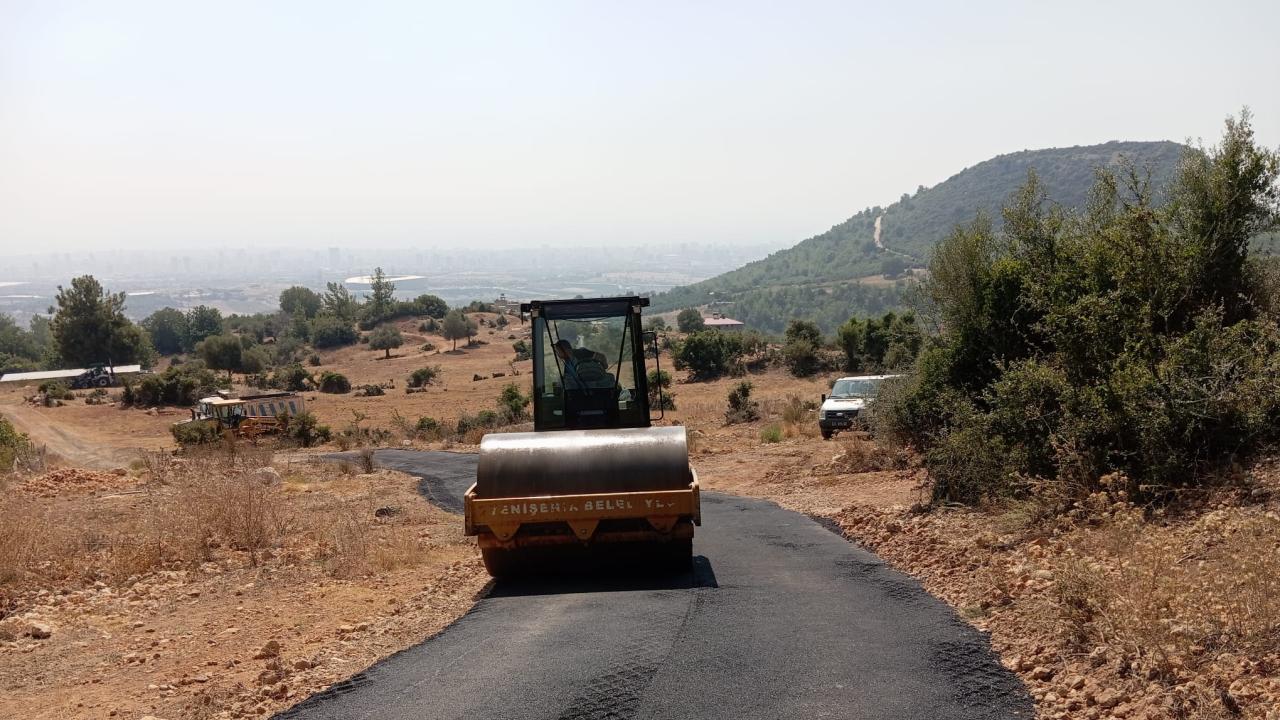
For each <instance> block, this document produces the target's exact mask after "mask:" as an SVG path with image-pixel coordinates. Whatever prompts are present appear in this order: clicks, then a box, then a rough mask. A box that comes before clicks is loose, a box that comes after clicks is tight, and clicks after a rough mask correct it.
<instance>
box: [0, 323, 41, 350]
mask: <svg viewBox="0 0 1280 720" xmlns="http://www.w3.org/2000/svg"><path fill="white" fill-rule="evenodd" d="M40 354H41V353H40V349H39V348H38V347H36V340H35V337H34V336H33V335H32V334H31V333H30V332H29V331H27V330H24V329H23V328H20V327H18V323H16V322H14V320H13V318H12V317H10V316H9V315H7V314H5V313H0V357H3V356H6V355H7V356H11V357H16V358H22V359H24V360H28V361H32V362H34V361H36V360H39V359H40Z"/></svg>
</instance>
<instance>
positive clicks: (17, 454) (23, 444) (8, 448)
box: [0, 417, 33, 475]
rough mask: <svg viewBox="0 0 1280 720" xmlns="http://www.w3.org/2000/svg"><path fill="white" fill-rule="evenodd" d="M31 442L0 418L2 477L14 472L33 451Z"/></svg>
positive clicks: (0, 469)
mask: <svg viewBox="0 0 1280 720" xmlns="http://www.w3.org/2000/svg"><path fill="white" fill-rule="evenodd" d="M32 449H33V448H32V445H31V440H30V439H29V438H28V437H27V436H26V434H25V433H20V432H18V429H17V428H15V427H14V426H13V423H11V422H9V421H8V420H7V419H5V418H3V417H0V475H4V474H6V473H10V472H13V471H14V469H15V468H16V466H17V465H19V464H20V463H21V461H22V459H23V458H24V457H26V456H27V455H29V454H30V453H31V451H32Z"/></svg>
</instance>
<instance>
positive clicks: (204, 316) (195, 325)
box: [187, 305, 224, 349]
mask: <svg viewBox="0 0 1280 720" xmlns="http://www.w3.org/2000/svg"><path fill="white" fill-rule="evenodd" d="M223 330H224V328H223V324H222V313H221V312H219V310H218V309H217V308H212V307H209V306H208V305H197V306H196V307H193V308H191V309H190V310H188V311H187V348H188V349H190V348H194V347H195V346H196V345H197V344H199V343H200V341H202V340H204V339H205V338H209V337H213V336H214V335H221V334H222V333H223Z"/></svg>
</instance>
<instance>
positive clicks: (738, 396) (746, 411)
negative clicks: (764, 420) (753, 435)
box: [724, 380, 760, 425]
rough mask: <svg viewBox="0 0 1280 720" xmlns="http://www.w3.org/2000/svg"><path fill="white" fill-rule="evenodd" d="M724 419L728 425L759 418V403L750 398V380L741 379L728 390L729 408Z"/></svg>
mask: <svg viewBox="0 0 1280 720" xmlns="http://www.w3.org/2000/svg"><path fill="white" fill-rule="evenodd" d="M724 419H725V422H727V423H729V424H730V425H733V424H735V423H745V422H752V421H755V420H759V419H760V404H759V403H757V402H756V401H755V400H752V399H751V383H750V382H747V381H746V380H743V381H742V382H740V383H738V384H737V385H735V386H734V387H733V389H732V390H730V391H729V409H728V410H727V411H725V414H724Z"/></svg>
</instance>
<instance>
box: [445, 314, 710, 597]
mask: <svg viewBox="0 0 1280 720" xmlns="http://www.w3.org/2000/svg"><path fill="white" fill-rule="evenodd" d="M648 304H649V300H648V298H642V297H613V298H597V299H587V300H582V299H578V300H541V301H534V302H530V303H524V304H522V305H521V306H520V313H521V318H522V320H523V319H524V318H526V317H527V318H529V319H531V320H532V323H533V415H534V431H533V432H521V433H491V434H489V435H486V436H484V439H483V440H482V441H481V443H480V459H479V464H478V465H477V468H476V481H475V484H474V485H472V486H471V488H470V489H469V490H468V491H467V493H466V496H465V505H464V516H465V523H466V525H465V530H466V534H468V535H476V536H477V537H478V541H479V544H480V552H481V554H482V555H483V556H484V563H485V567H486V568H487V569H488V570H489V574H491V575H493V576H494V577H502V576H508V575H515V574H521V573H526V572H537V571H539V570H543V569H574V568H576V567H579V566H582V567H593V568H594V567H599V566H600V563H601V561H605V562H610V561H617V562H623V563H626V562H631V561H642V562H656V563H658V564H660V565H662V566H664V567H666V568H670V569H679V568H688V567H689V564H690V560H691V558H692V553H693V528H694V526H695V525H700V524H701V522H702V518H701V510H700V504H699V495H698V477H697V474H696V473H695V472H694V470H693V468H692V467H690V465H689V452H688V445H687V440H686V437H685V430H684V428H683V427H681V426H675V427H651V422H652V420H653V419H654V418H651V417H650V414H649V413H650V408H649V388H648V377H647V373H646V369H645V356H646V352H645V349H646V345H647V344H648V343H651V345H649V347H650V349H651V352H652V355H653V357H654V364H655V367H656V365H657V355H658V353H657V339H656V337H654V336H653V334H652V333H650V334H648V336H646V334H645V333H644V332H643V331H642V329H641V325H640V314H641V309H642V308H644V307H647V306H648ZM658 407H659V408H661V407H662V405H661V403H658ZM658 419H660V416H659V418H658Z"/></svg>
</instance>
